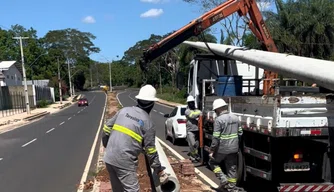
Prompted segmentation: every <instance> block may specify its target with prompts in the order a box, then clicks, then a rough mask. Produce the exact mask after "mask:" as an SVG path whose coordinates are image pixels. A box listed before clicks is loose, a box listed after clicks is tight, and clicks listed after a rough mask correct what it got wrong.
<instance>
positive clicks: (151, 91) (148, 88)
mask: <svg viewBox="0 0 334 192" xmlns="http://www.w3.org/2000/svg"><path fill="white" fill-rule="evenodd" d="M156 94H157V91H156V90H155V88H154V87H153V86H152V85H145V86H143V87H142V88H140V90H139V93H138V95H136V99H140V100H144V101H158V100H159V99H158V98H156Z"/></svg>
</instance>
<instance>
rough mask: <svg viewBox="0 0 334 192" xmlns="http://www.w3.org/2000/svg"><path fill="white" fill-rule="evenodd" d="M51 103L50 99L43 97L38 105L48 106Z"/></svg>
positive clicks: (40, 106)
mask: <svg viewBox="0 0 334 192" xmlns="http://www.w3.org/2000/svg"><path fill="white" fill-rule="evenodd" d="M49 104H50V102H49V101H47V100H45V99H43V100H40V101H38V102H37V107H38V108H46V107H47V106H48V105H49Z"/></svg>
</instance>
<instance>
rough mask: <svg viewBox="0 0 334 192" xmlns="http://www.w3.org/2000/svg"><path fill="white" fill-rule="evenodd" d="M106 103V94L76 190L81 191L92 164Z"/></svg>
mask: <svg viewBox="0 0 334 192" xmlns="http://www.w3.org/2000/svg"><path fill="white" fill-rule="evenodd" d="M106 105H107V96H106V97H105V103H104V108H103V113H102V117H101V121H100V125H99V127H98V129H97V132H96V136H95V139H94V142H93V145H92V148H91V149H90V153H89V156H88V160H87V163H86V166H85V169H84V172H83V174H82V177H81V180H80V187H79V188H78V190H77V192H83V184H84V182H85V181H86V180H87V176H88V172H89V168H90V166H91V164H92V160H93V156H94V151H95V147H96V143H97V140H98V138H99V134H100V130H101V127H102V123H103V119H104V113H105V111H106Z"/></svg>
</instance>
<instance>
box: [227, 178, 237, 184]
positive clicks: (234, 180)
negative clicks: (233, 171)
mask: <svg viewBox="0 0 334 192" xmlns="http://www.w3.org/2000/svg"><path fill="white" fill-rule="evenodd" d="M227 181H228V182H230V183H236V182H237V179H236V178H228V179H227Z"/></svg>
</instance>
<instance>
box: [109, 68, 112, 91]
mask: <svg viewBox="0 0 334 192" xmlns="http://www.w3.org/2000/svg"><path fill="white" fill-rule="evenodd" d="M111 83H112V82H111V63H110V62H109V86H110V92H112V84H111Z"/></svg>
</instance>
